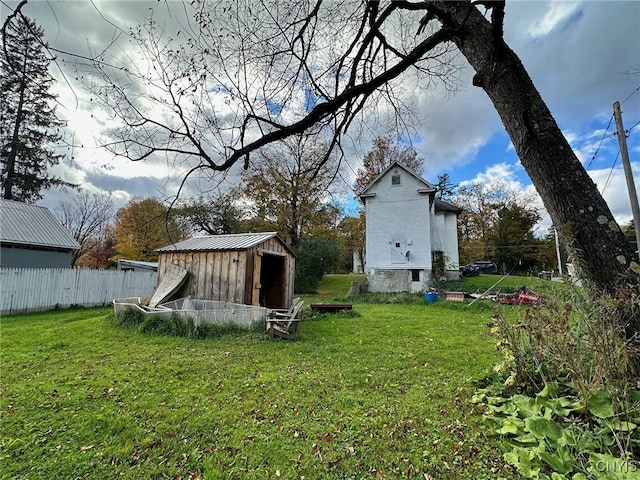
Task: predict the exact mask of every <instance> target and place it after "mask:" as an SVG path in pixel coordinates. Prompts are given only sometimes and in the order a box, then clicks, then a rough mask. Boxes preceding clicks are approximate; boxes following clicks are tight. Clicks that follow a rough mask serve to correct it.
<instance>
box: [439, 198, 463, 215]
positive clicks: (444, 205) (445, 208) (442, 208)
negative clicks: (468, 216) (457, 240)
mask: <svg viewBox="0 0 640 480" xmlns="http://www.w3.org/2000/svg"><path fill="white" fill-rule="evenodd" d="M434 206H435V209H436V212H451V213H455V214H456V215H460V214H461V213H462V209H461V208H460V207H456V206H455V205H453V204H452V203H449V202H445V201H444V200H440V199H438V198H436V200H435V202H434Z"/></svg>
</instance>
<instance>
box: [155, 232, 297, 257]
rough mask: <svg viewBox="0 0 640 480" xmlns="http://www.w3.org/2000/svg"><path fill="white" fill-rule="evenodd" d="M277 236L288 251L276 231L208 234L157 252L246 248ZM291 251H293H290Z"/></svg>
mask: <svg viewBox="0 0 640 480" xmlns="http://www.w3.org/2000/svg"><path fill="white" fill-rule="evenodd" d="M274 237H277V238H278V239H279V240H280V241H281V242H282V244H283V245H285V246H286V247H287V249H288V250H289V251H291V248H290V247H289V245H287V244H286V243H285V242H283V241H282V239H281V238H280V237H279V236H278V234H277V233H276V232H265V233H230V234H227V235H210V236H207V237H195V238H190V239H188V240H184V241H182V242H178V243H174V244H173V245H168V246H166V247H162V248H160V249H158V251H159V252H185V251H187V252H191V251H211V250H246V249H248V248H252V247H255V246H257V245H259V244H261V243H262V242H265V241H267V240H269V239H271V238H274ZM291 252H292V253H293V251H291Z"/></svg>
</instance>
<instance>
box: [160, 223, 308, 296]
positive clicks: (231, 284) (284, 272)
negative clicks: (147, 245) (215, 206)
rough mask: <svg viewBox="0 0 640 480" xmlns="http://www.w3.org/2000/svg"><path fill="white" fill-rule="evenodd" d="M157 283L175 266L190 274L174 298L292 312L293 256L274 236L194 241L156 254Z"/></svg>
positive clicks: (216, 237) (230, 236) (268, 233)
mask: <svg viewBox="0 0 640 480" xmlns="http://www.w3.org/2000/svg"><path fill="white" fill-rule="evenodd" d="M158 252H159V257H158V283H161V282H162V278H163V276H164V275H165V274H167V272H168V271H169V268H170V267H171V265H178V266H180V267H182V268H186V269H187V270H188V271H189V276H188V278H187V280H186V282H185V284H184V285H183V286H182V287H181V288H180V290H178V292H177V293H176V295H175V297H176V298H179V297H186V296H187V295H190V296H191V298H194V299H201V300H217V301H223V302H232V303H241V304H245V305H260V306H263V307H267V308H288V307H289V305H290V304H291V301H292V300H293V283H294V278H295V253H294V252H293V250H291V248H290V247H289V245H287V244H286V243H285V242H284V241H283V240H282V239H281V238H280V237H279V236H278V234H277V233H275V232H266V233H238V234H229V235H212V236H207V237H200V238H191V239H189V240H185V241H183V242H179V243H176V244H173V245H168V246H166V247H163V248H161V249H159V250H158Z"/></svg>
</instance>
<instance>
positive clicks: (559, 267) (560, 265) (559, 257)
mask: <svg viewBox="0 0 640 480" xmlns="http://www.w3.org/2000/svg"><path fill="white" fill-rule="evenodd" d="M553 233H554V234H555V237H556V256H557V257H558V275H560V276H562V257H561V256H560V242H558V229H557V228H556V226H555V225H554V226H553Z"/></svg>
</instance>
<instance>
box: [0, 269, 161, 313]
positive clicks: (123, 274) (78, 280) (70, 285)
mask: <svg viewBox="0 0 640 480" xmlns="http://www.w3.org/2000/svg"><path fill="white" fill-rule="evenodd" d="M157 279H158V276H157V273H156V272H133V271H122V270H88V269H71V268H0V315H9V314H17V313H27V312H42V311H46V310H52V309H54V308H68V307H71V306H75V305H78V306H86V307H90V306H97V305H108V304H111V301H112V300H113V299H114V298H124V297H142V298H148V297H151V296H152V295H153V292H154V291H155V289H156V286H157Z"/></svg>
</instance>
